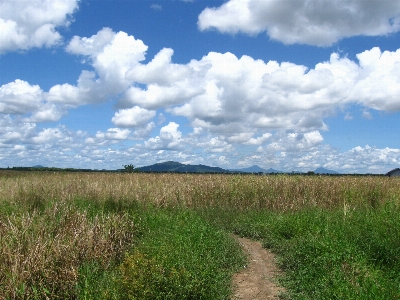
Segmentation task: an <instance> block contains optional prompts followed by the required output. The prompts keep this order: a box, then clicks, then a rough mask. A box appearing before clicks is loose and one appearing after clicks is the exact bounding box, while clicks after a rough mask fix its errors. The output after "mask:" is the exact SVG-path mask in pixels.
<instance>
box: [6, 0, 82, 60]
mask: <svg viewBox="0 0 400 300" xmlns="http://www.w3.org/2000/svg"><path fill="white" fill-rule="evenodd" d="M78 1H79V0H30V1H19V0H17V1H15V0H2V1H0V28H1V35H0V53H2V52H6V51H14V50H18V49H22V50H26V49H29V48H33V47H43V46H46V47H50V46H53V45H56V44H58V43H59V42H60V41H61V39H62V38H61V35H60V33H59V32H57V30H56V28H57V27H59V26H67V25H68V24H69V22H70V21H69V20H70V16H71V14H72V13H73V12H74V11H75V10H76V9H77V8H78Z"/></svg>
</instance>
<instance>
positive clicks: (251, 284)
mask: <svg viewBox="0 0 400 300" xmlns="http://www.w3.org/2000/svg"><path fill="white" fill-rule="evenodd" d="M235 238H236V239H237V240H238V241H239V243H240V244H241V245H242V247H243V248H244V249H245V251H246V252H247V253H248V255H249V262H248V265H247V266H246V268H245V269H243V270H242V271H240V272H239V273H237V274H235V276H234V277H233V288H234V295H233V298H232V299H234V300H237V299H241V300H250V299H252V300H255V299H257V300H265V299H279V298H278V295H279V293H280V292H282V291H283V288H280V287H278V286H277V285H276V284H275V282H276V281H275V277H276V276H277V275H278V274H279V273H280V272H279V270H278V268H277V266H276V264H275V257H274V255H273V254H272V253H271V252H270V251H269V250H267V249H264V248H263V247H262V246H261V243H260V242H255V241H252V240H249V239H245V238H241V237H238V236H235Z"/></svg>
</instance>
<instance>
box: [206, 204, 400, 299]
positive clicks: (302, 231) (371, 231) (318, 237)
mask: <svg viewBox="0 0 400 300" xmlns="http://www.w3.org/2000/svg"><path fill="white" fill-rule="evenodd" d="M203 213H204V216H205V217H206V218H208V219H210V220H214V222H215V223H216V224H218V226H221V227H223V228H226V230H228V231H231V232H234V233H236V234H238V235H241V236H245V237H248V238H252V239H256V240H261V241H262V243H263V245H264V247H266V248H271V249H272V250H273V251H274V252H275V253H276V254H278V257H279V266H280V268H281V269H282V270H283V271H284V276H283V277H282V278H281V281H280V282H281V284H282V285H284V286H285V287H286V288H287V290H288V293H287V294H286V295H285V298H288V299H400V209H399V206H398V204H393V203H387V204H385V205H383V206H381V207H375V208H360V209H355V210H352V211H344V210H343V209H342V210H330V211H327V210H321V209H314V210H303V211H298V212H287V213H276V212H271V211H265V210H264V211H256V210H250V211H241V212H238V211H227V210H224V211H220V210H218V209H216V210H214V211H212V210H207V211H204V212H203Z"/></svg>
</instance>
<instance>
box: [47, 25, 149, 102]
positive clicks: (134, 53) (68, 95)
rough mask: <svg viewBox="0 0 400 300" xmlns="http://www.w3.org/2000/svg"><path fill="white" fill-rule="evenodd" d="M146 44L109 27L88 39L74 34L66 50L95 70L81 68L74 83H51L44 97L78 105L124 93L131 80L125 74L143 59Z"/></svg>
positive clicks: (104, 99) (105, 99)
mask: <svg viewBox="0 0 400 300" xmlns="http://www.w3.org/2000/svg"><path fill="white" fill-rule="evenodd" d="M146 50H147V46H146V45H145V44H144V43H143V42H142V41H141V40H137V39H135V38H134V37H133V36H129V35H128V34H126V33H125V32H118V33H115V32H113V31H112V30H111V29H109V28H104V29H102V30H100V31H99V32H98V33H97V34H96V35H93V36H92V37H90V38H86V37H83V38H81V37H78V36H75V37H74V38H73V39H72V40H71V42H70V43H69V45H68V46H67V51H68V52H69V53H71V54H76V55H82V56H83V57H84V61H88V63H90V64H91V65H92V66H93V68H94V70H95V71H86V70H84V71H82V73H81V75H80V77H79V79H78V83H77V85H76V86H73V85H70V84H58V85H55V86H53V87H52V88H51V89H50V90H49V92H48V94H47V100H48V101H51V102H57V103H64V104H68V105H71V106H79V105H83V104H88V103H100V102H104V101H107V100H109V99H110V98H111V97H115V96H116V95H117V94H119V93H121V92H123V91H124V90H125V89H127V88H128V87H129V86H130V84H131V83H132V82H131V81H129V80H128V79H127V78H126V76H125V74H126V72H127V71H128V70H130V69H132V68H133V67H134V66H136V65H137V64H138V63H139V62H140V61H142V60H144V58H145V52H146Z"/></svg>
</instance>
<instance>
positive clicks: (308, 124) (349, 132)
mask: <svg viewBox="0 0 400 300" xmlns="http://www.w3.org/2000/svg"><path fill="white" fill-rule="evenodd" d="M399 48H400V2H398V1H395V0H383V1H374V0H364V1H359V0H337V1H320V0H283V1H282V0H265V1H261V0H227V1H219V0H211V1H207V0H192V1H189V0H186V1H183V0H163V1H157V0H154V1H151V0H113V1H111V0H81V1H78V0H46V1H45V0H30V1H22V0H21V1H20V0H3V1H1V3H0V167H7V166H10V167H12V166H33V165H38V164H40V165H44V166H56V167H74V168H92V169H118V168H121V167H122V165H123V164H130V163H132V164H134V165H135V166H145V165H150V164H154V163H157V162H163V161H168V160H174V161H178V162H181V163H189V164H205V165H210V166H219V167H222V168H229V169H236V168H244V167H249V166H252V165H255V164H256V165H259V166H260V167H263V168H265V169H268V168H274V169H277V170H282V171H288V172H290V171H292V170H299V171H310V170H315V169H316V168H318V167H325V168H327V169H332V170H336V171H338V172H342V173H386V172H388V171H389V170H391V169H393V168H397V167H400V139H399V133H398V130H399V127H400V126H399V125H400V122H399V120H400V118H399V117H400V49H399Z"/></svg>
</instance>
